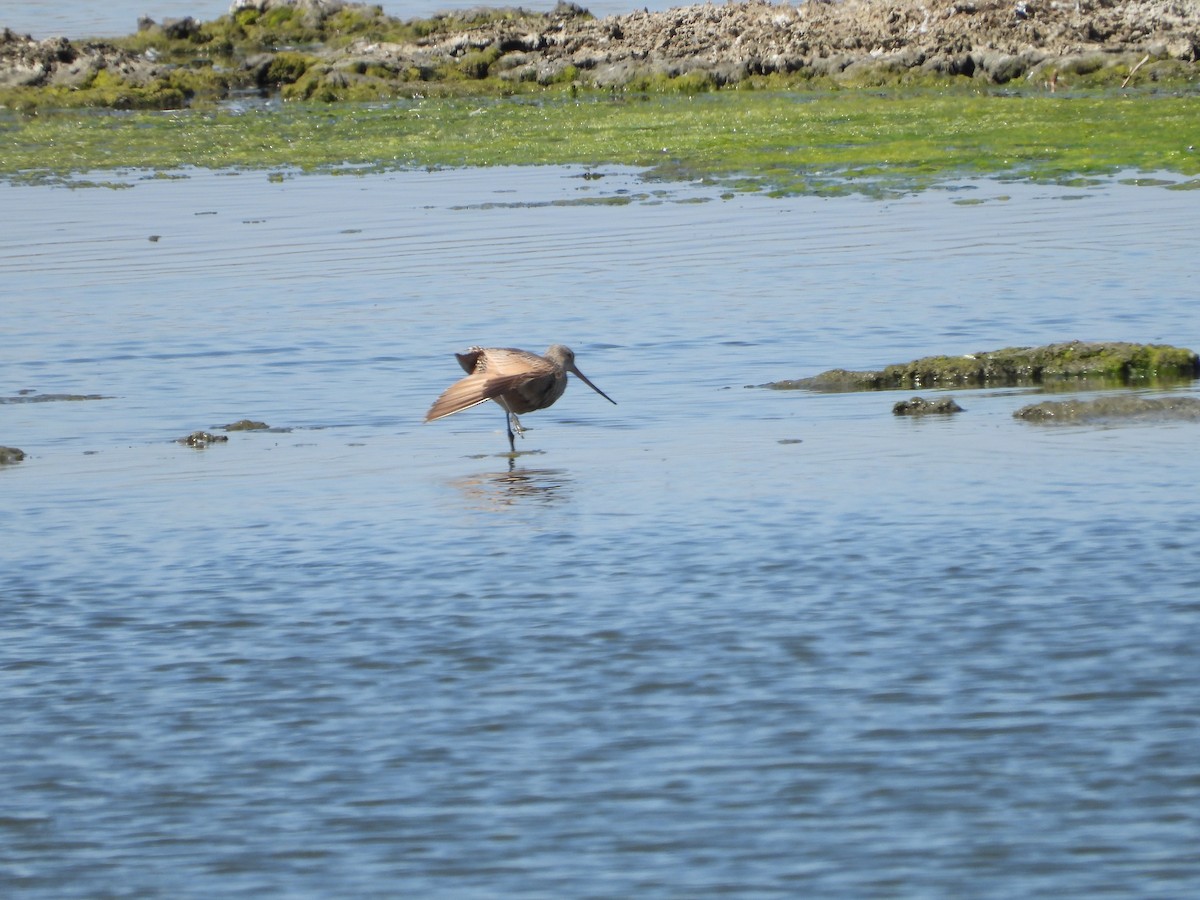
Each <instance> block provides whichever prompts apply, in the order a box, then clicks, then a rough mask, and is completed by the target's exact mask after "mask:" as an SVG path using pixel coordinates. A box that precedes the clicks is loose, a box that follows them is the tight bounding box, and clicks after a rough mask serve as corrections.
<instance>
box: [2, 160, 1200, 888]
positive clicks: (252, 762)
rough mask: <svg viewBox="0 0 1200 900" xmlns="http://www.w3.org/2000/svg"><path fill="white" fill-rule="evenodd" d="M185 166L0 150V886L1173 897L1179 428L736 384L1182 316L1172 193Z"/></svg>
mask: <svg viewBox="0 0 1200 900" xmlns="http://www.w3.org/2000/svg"><path fill="white" fill-rule="evenodd" d="M181 174H186V177H182V178H177V179H164V178H139V177H138V176H136V174H135V175H133V176H130V183H131V184H132V185H133V186H132V187H131V188H129V189H124V190H109V189H96V188H92V189H74V190H72V189H68V188H65V187H47V186H40V187H29V186H10V185H0V204H2V205H3V208H4V209H5V210H6V216H5V217H4V219H5V224H4V225H2V226H0V270H2V271H3V272H4V273H5V276H4V280H3V285H2V286H0V302H2V304H3V309H4V310H5V316H4V331H3V336H2V337H0V343H2V346H3V353H2V354H0V401H2V402H0V444H5V445H12V446H17V447H20V448H22V449H24V450H25V451H26V452H27V453H28V454H29V458H28V459H26V460H25V461H24V462H22V463H20V464H18V465H15V466H10V467H6V468H4V469H0V516H2V517H3V521H4V523H5V527H4V535H5V536H4V540H3V541H2V542H0V572H2V573H3V576H2V579H3V580H2V582H0V597H2V599H0V606H2V608H3V616H2V617H0V648H2V649H0V722H2V723H3V726H2V727H3V737H4V739H3V741H2V742H0V797H3V798H4V801H3V809H0V859H2V861H3V865H0V887H3V888H4V890H5V892H6V895H10V896H13V895H15V896H22V897H46V898H51V897H53V898H68V897H80V898H83V897H88V898H92V897H100V896H112V897H119V896H131V897H132V896H136V897H151V896H163V897H166V896H170V897H213V896H222V897H240V896H246V897H249V896H261V895H263V894H269V895H272V896H361V897H372V896H456V897H458V896H462V897H472V896H478V897H490V896H506V895H512V896H523V897H547V898H549V897H556V898H557V897H612V896H639V897H705V896H714V895H718V894H731V895H734V896H745V897H792V896H822V897H847V898H849V897H863V896H911V897H917V896H920V897H939V896H940V897H964V896H971V897H997V898H1001V897H1004V898H1008V897H1014V896H1047V895H1051V894H1054V895H1060V896H1075V897H1094V896H1164V897H1167V896H1171V897H1183V896H1190V895H1194V894H1196V893H1197V891H1198V890H1200V858H1198V857H1197V856H1196V853H1195V848H1196V846H1197V840H1198V839H1200V753H1198V752H1197V751H1198V749H1200V710H1198V708H1197V705H1196V700H1195V698H1196V696H1197V687H1198V686H1200V657H1198V656H1197V654H1196V652H1195V647H1196V645H1197V640H1198V638H1200V601H1197V599H1196V597H1197V596H1198V594H1200V561H1198V560H1197V554H1196V546H1197V541H1198V539H1200V524H1198V521H1197V517H1196V515H1195V491H1196V487H1195V486H1196V484H1197V482H1198V480H1200V461H1198V455H1197V454H1196V452H1195V446H1196V441H1197V438H1198V437H1200V425H1197V424H1195V423H1180V424H1166V425H1144V424H1143V425H1136V426H1128V427H1112V426H1107V427H1100V426H1081V427H1060V428H1053V427H1050V428H1048V427H1040V426H1035V425H1030V424H1028V423H1023V422H1018V421H1016V420H1014V419H1012V417H1011V413H1012V411H1013V410H1014V409H1016V408H1017V407H1018V406H1021V405H1023V404H1025V403H1027V402H1030V399H1031V395H1030V394H1028V393H1026V392H1022V391H1015V390H986V391H969V392H962V393H959V394H956V395H955V396H956V398H957V399H958V401H959V403H960V404H961V405H962V406H964V407H965V408H966V410H967V411H966V412H965V413H963V414H960V415H958V416H956V417H954V418H949V419H946V418H925V419H922V420H909V419H901V418H896V417H893V416H892V415H891V413H890V409H891V405H892V403H894V402H895V401H896V400H897V399H901V398H902V397H906V396H908V395H907V394H904V395H896V394H891V393H886V394H843V395H814V394H809V393H804V392H777V391H769V390H761V389H747V388H746V387H745V386H746V385H751V384H761V383H763V382H766V381H772V380H777V379H780V378H791V377H801V376H805V375H811V374H815V373H817V372H819V371H821V370H823V369H827V368H831V367H835V366H845V367H848V368H866V367H876V366H881V365H883V364H886V363H890V362H897V361H901V360H905V359H909V358H913V357H916V356H920V355H925V354H929V353H943V352H944V353H954V352H972V351H977V350H988V349H995V348H998V347H1002V346H1010V345H1016V344H1039V343H1045V342H1049V341H1054V340H1062V339H1074V338H1079V339H1123V340H1133V341H1151V342H1169V343H1175V344H1180V345H1183V346H1191V347H1196V346H1198V345H1200V337H1198V334H1197V324H1198V321H1197V307H1196V300H1195V293H1194V286H1193V282H1194V271H1195V247H1196V243H1195V228H1194V221H1195V204H1196V196H1195V194H1194V193H1192V192H1174V191H1170V190H1166V189H1164V188H1161V187H1137V186H1132V185H1126V184H1121V183H1116V182H1113V183H1107V184H1103V185H1097V186H1093V187H1073V188H1064V187H1055V186H1034V185H1024V184H999V183H994V182H987V181H979V182H964V183H962V184H958V185H955V186H953V187H954V189H945V190H935V191H928V192H925V193H922V194H919V195H915V196H911V197H905V198H900V199H894V200H887V201H879V200H869V199H865V198H858V197H843V198H837V199H821V198H793V199H786V200H780V199H771V198H767V197H764V196H759V195H735V196H732V197H729V198H727V199H721V195H720V194H719V192H718V191H717V190H715V189H712V188H706V187H702V186H698V185H673V184H653V183H644V182H642V181H641V180H639V178H638V177H637V174H636V173H634V172H628V171H622V170H611V171H609V172H608V173H607V175H606V177H604V178H601V179H584V178H582V177H580V175H581V174H582V173H581V172H580V171H579V170H570V169H500V170H486V171H479V170H469V171H453V172H436V173H425V172H417V173H394V174H387V175H378V174H375V175H370V176H354V175H341V176H333V175H322V176H316V175H314V176H304V177H288V178H284V179H283V180H282V181H271V180H269V179H268V176H267V175H266V174H263V173H247V174H240V175H235V174H220V173H218V174H212V173H203V172H193V173H181ZM105 177H106V178H111V177H112V176H105ZM558 341H562V342H565V343H567V344H569V345H571V346H572V347H573V348H574V349H575V350H576V352H577V354H578V361H579V365H580V367H581V368H582V369H583V371H584V372H585V373H587V374H588V376H589V377H591V378H592V380H594V381H595V382H596V383H597V384H598V385H599V386H600V387H601V388H603V389H604V390H605V391H606V392H607V393H608V394H610V395H611V396H612V397H613V398H614V399H615V400H617V401H618V403H619V404H620V405H619V406H616V407H614V406H611V405H609V404H608V403H606V402H604V400H602V399H601V398H600V397H598V396H596V395H595V394H593V393H591V392H590V391H588V390H587V389H586V387H584V386H582V385H578V384H576V385H572V386H571V387H570V389H569V390H568V392H567V394H566V396H565V397H564V398H563V399H562V400H560V401H559V402H558V404H557V405H555V406H554V407H553V408H552V409H550V410H546V411H542V412H539V413H536V414H532V415H530V416H528V417H526V419H525V425H526V426H528V428H529V432H528V435H527V436H526V438H525V439H524V440H523V442H522V443H521V444H520V447H519V449H521V450H522V451H523V452H522V454H521V455H520V456H518V457H517V458H516V459H515V460H513V461H511V463H510V460H509V459H508V458H507V456H506V455H504V454H503V453H502V452H501V451H503V450H506V449H507V446H506V439H505V438H504V435H503V433H502V431H501V428H502V424H501V414H500V412H499V410H497V409H496V408H495V407H493V406H491V405H490V404H489V405H485V406H482V407H479V408H476V409H473V410H470V411H467V412H464V413H462V414H460V415H457V416H454V417H452V418H449V419H445V420H442V421H439V422H436V423H433V424H430V425H423V424H421V416H422V415H423V413H424V411H425V409H426V408H427V407H428V405H429V404H430V403H431V402H432V400H433V399H434V397H436V396H437V394H438V393H439V392H440V391H441V390H442V388H444V387H445V386H446V385H447V384H449V383H450V382H451V381H452V380H453V379H454V378H456V377H457V376H458V374H460V373H459V372H458V369H457V366H456V364H455V361H454V359H453V356H452V353H453V352H454V351H455V350H460V349H462V348H463V347H466V346H468V345H470V344H472V343H476V342H483V343H488V344H497V345H515V346H526V347H529V348H531V349H535V350H541V349H544V347H545V346H546V345H548V344H550V343H553V342H558ZM1183 390H1185V391H1186V392H1188V393H1194V388H1185V389H1183ZM23 391H25V392H29V393H25V394H22V393H20V392H23ZM47 394H64V395H97V394H98V395H103V396H104V397H105V398H106V399H102V400H77V401H66V400H63V401H49V402H36V403H35V402H28V401H29V398H31V397H35V396H37V395H47ZM241 418H252V419H259V420H263V421H265V422H266V423H268V424H269V425H271V426H273V427H274V428H275V429H276V430H273V431H270V432H241V433H233V434H231V435H230V436H229V441H228V443H224V444H218V445H214V446H211V447H209V448H208V449H205V450H194V449H190V448H187V447H184V446H181V445H179V444H176V443H174V439H175V438H178V437H181V436H184V435H186V434H188V433H190V432H192V431H194V430H197V429H202V428H206V429H211V428H212V427H213V426H218V425H221V424H224V423H228V422H233V421H235V420H237V419H241Z"/></svg>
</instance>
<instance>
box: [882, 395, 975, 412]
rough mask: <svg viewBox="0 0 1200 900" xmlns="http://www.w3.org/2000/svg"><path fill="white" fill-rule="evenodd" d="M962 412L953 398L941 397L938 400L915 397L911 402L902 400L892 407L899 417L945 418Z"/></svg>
mask: <svg viewBox="0 0 1200 900" xmlns="http://www.w3.org/2000/svg"><path fill="white" fill-rule="evenodd" d="M962 411H963V408H962V407H961V406H959V405H958V404H957V403H955V402H954V398H953V397H941V398H939V399H937V400H926V399H925V398H924V397H913V398H912V399H911V400H901V401H900V402H899V403H897V404H896V405H895V406H893V407H892V413H893V414H894V415H897V416H930V415H941V416H945V415H952V414H953V413H960V412H962Z"/></svg>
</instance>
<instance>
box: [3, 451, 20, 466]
mask: <svg viewBox="0 0 1200 900" xmlns="http://www.w3.org/2000/svg"><path fill="white" fill-rule="evenodd" d="M24 458H25V451H24V450H18V449H17V448H16V447H0V466H7V465H11V464H12V463H19V462H20V461H21V460H23V459H24Z"/></svg>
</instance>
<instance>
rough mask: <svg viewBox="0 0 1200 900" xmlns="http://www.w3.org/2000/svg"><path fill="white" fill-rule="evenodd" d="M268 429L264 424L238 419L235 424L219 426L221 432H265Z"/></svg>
mask: <svg viewBox="0 0 1200 900" xmlns="http://www.w3.org/2000/svg"><path fill="white" fill-rule="evenodd" d="M270 427H271V426H270V425H268V424H267V423H266V422H255V421H254V420H252V419H238V420H237V421H236V422H230V423H229V424H228V425H222V426H220V428H221V430H222V431H266V430H268V429H269V428H270Z"/></svg>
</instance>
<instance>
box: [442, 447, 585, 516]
mask: <svg viewBox="0 0 1200 900" xmlns="http://www.w3.org/2000/svg"><path fill="white" fill-rule="evenodd" d="M451 484H453V485H454V486H455V487H456V488H458V489H459V490H460V491H462V492H463V495H464V496H465V497H466V498H467V499H468V500H470V501H471V503H472V505H473V506H476V507H479V508H483V509H504V508H508V507H516V506H523V505H528V504H530V503H539V504H550V503H558V502H560V501H562V500H564V499H565V498H566V497H567V495H568V493H569V488H570V484H571V479H570V478H569V477H568V475H567V473H566V472H564V471H563V470H562V469H528V468H525V467H524V466H522V467H518V466H517V465H516V463H515V461H514V460H512V459H509V461H508V471H505V472H480V473H478V474H476V475H470V476H467V477H465V478H457V479H455V480H454V481H452V482H451Z"/></svg>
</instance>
